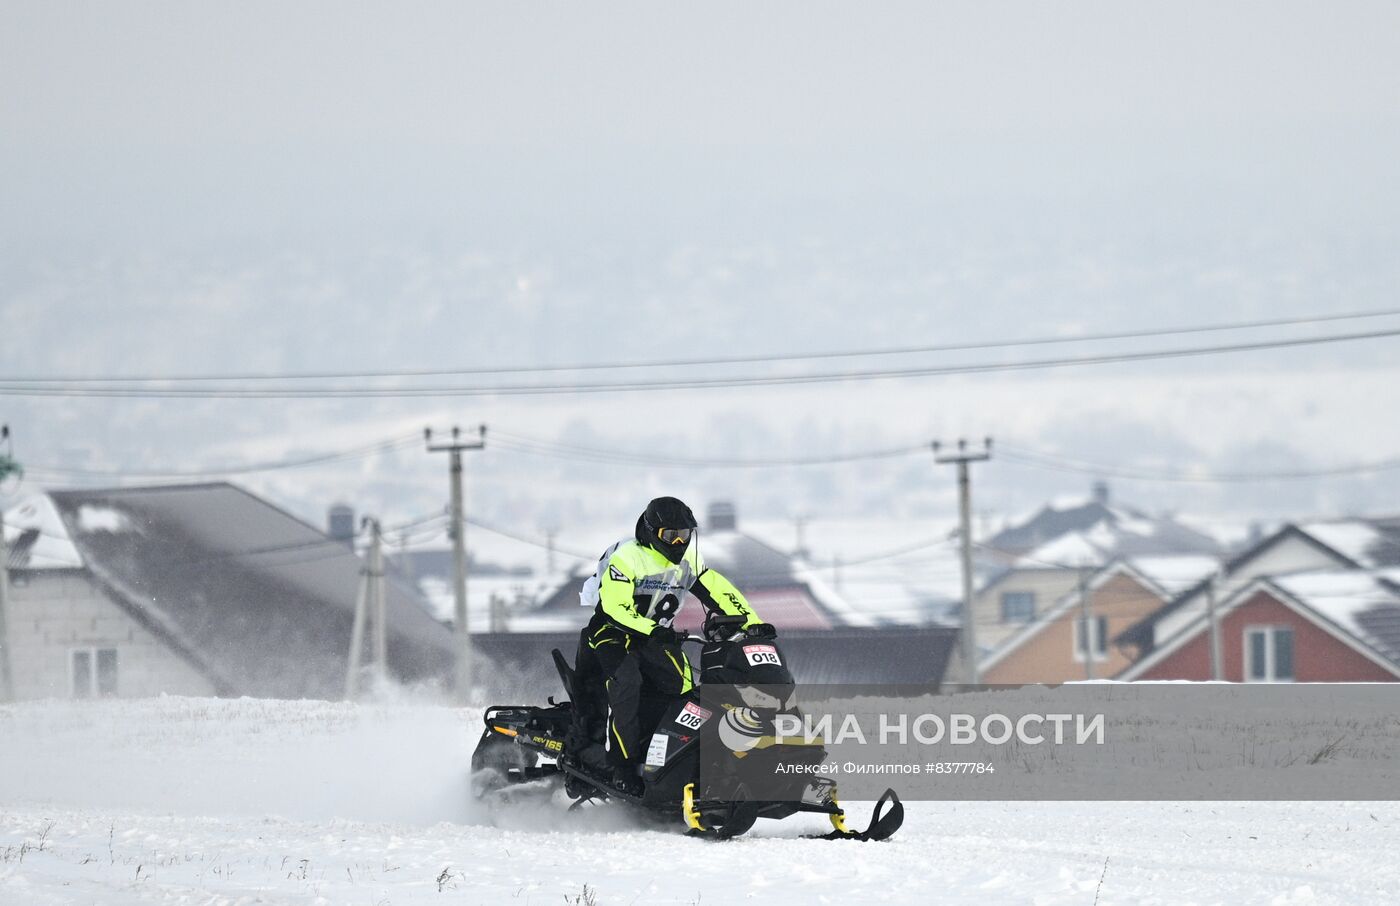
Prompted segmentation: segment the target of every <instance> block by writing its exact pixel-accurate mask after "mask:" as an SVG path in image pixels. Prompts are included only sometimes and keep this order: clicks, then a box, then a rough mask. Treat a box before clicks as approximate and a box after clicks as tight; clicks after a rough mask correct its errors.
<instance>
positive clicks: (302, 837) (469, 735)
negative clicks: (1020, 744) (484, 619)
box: [0, 698, 1400, 906]
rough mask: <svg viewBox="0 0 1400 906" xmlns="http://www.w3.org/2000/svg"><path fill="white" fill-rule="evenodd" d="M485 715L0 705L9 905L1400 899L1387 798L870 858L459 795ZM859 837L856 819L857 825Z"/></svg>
mask: <svg viewBox="0 0 1400 906" xmlns="http://www.w3.org/2000/svg"><path fill="white" fill-rule="evenodd" d="M478 720H479V719H478V716H477V715H476V714H475V713H471V712H467V711H462V710H456V709H449V708H443V707H435V706H425V705H415V704H407V703H395V704H377V705H359V706H357V705H346V704H332V703H324V702H268V701H255V700H241V701H216V700H206V699H180V698H162V699H158V700H151V701H139V702H118V703H94V704H84V703H68V702H49V703H37V704H25V705H16V706H8V707H3V708H0V904H4V906H10V904H15V906H22V904H26V906H27V904H35V906H42V904H52V903H64V904H67V903H82V904H90V903H91V904H166V903H169V904H176V903H178V904H210V906H213V904H274V903H276V904H280V903H289V904H290V903H295V904H340V903H345V904H357V906H396V904H408V903H435V904H449V903H505V904H540V906H542V904H552V906H559V904H561V903H565V904H574V903H578V904H586V903H595V902H596V903H597V904H601V906H614V904H617V906H627V904H671V903H675V904H720V903H725V902H729V901H733V900H752V901H755V902H770V903H834V904H837V903H839V904H853V903H864V902H889V903H902V902H908V903H915V902H917V903H977V904H979V906H991V904H1000V903H1030V904H1047V906H1048V904H1070V903H1073V904H1084V906H1090V904H1094V903H1098V904H1103V906H1107V904H1154V903H1163V904H1165V903H1172V904H1177V903H1180V904H1186V903H1197V904H1208V903H1220V904H1241V903H1262V904H1302V903H1339V904H1343V903H1344V904H1370V903H1392V902H1400V859H1397V858H1396V856H1395V854H1396V853H1397V852H1400V804H1396V803H1000V802H989V803H931V802H930V803H923V802H913V803H908V818H907V820H906V822H905V826H904V828H903V830H901V831H900V833H899V834H898V835H897V836H896V837H895V838H894V839H893V840H891V841H888V842H886V843H881V844H873V843H872V844H860V843H845V842H841V843H836V842H824V841H813V840H800V839H794V838H795V837H796V836H797V835H799V834H801V833H807V832H821V831H824V830H825V829H826V828H825V826H824V825H823V823H822V822H821V821H819V820H817V819H815V818H811V819H807V820H804V819H803V818H801V817H799V818H794V819H790V820H789V821H786V822H782V823H774V822H763V823H760V825H759V827H758V828H756V829H755V833H754V834H753V835H752V836H750V837H745V838H742V839H739V840H735V841H730V842H728V843H718V844H717V843H709V842H705V841H699V840H691V839H687V838H685V837H683V836H681V835H679V834H673V833H666V832H664V831H659V830H653V829H642V828H638V827H634V826H632V825H630V824H629V823H628V821H627V820H626V816H624V815H622V814H619V813H616V812H613V811H611V810H602V811H595V812H593V813H591V814H588V815H580V814H575V815H565V814H564V811H563V808H562V807H559V806H558V803H557V802H552V801H549V799H548V798H547V796H546V797H541V796H536V797H534V798H527V799H525V800H523V801H520V802H518V803H516V804H514V805H512V806H510V807H507V808H496V809H485V808H481V807H478V806H474V805H473V804H472V803H470V801H469V798H468V796H467V792H466V789H465V782H464V778H465V770H464V769H465V765H466V762H467V759H468V757H469V753H470V749H471V746H472V745H473V743H474V741H475V738H476V736H477V734H478V730H479V726H480V724H479V722H478ZM852 812H853V814H854V815H855V816H856V821H857V823H861V824H863V823H864V821H865V818H866V812H867V808H865V807H859V806H858V807H855V808H853V809H852Z"/></svg>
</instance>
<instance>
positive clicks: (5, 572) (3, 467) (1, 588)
mask: <svg viewBox="0 0 1400 906" xmlns="http://www.w3.org/2000/svg"><path fill="white" fill-rule="evenodd" d="M0 442H2V443H4V444H5V446H6V447H7V448H8V449H9V452H7V453H0V481H4V480H5V479H6V478H7V477H9V476H10V475H11V474H14V475H20V476H23V475H24V470H23V469H21V468H20V467H19V463H17V462H15V460H14V455H13V454H14V451H13V449H12V448H11V444H10V426H9V425H0ZM9 612H10V549H9V547H8V546H7V545H6V544H5V509H4V507H3V506H0V702H4V701H9V700H10V698H11V697H13V695H14V688H15V687H14V676H13V675H12V674H11V673H10V636H9V632H8V631H7V629H6V624H5V620H6V619H7V617H8V614H9Z"/></svg>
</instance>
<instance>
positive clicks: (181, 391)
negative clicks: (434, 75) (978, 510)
mask: <svg viewBox="0 0 1400 906" xmlns="http://www.w3.org/2000/svg"><path fill="white" fill-rule="evenodd" d="M1395 336H1400V328H1391V329H1387V330H1372V331H1358V332H1354V333H1344V334H1328V335H1324V336H1315V337H1297V338H1293V339H1287V340H1267V341H1256V342H1248V343H1226V344H1219V345H1214V346H1194V347H1177V348H1174V349H1158V350H1147V351H1138V352H1119V353H1112V352H1109V353H1100V354H1093V355H1084V356H1066V357H1061V358H1048V359H1030V360H1026V361H1022V362H986V363H973V364H964V365H931V366H916V367H909V368H890V369H867V370H863V371H835V372H812V373H808V374H796V375H767V376H765V375H750V376H744V377H721V378H677V379H672V380H665V379H658V380H648V381H644V382H639V381H625V382H598V383H576V384H495V385H472V384H467V385H459V386H446V385H440V386H428V387H369V386H361V387H311V388H307V387H281V388H261V389H259V388H246V387H245V388H238V387H221V388H212V387H211V388H179V387H168V388H124V387H77V386H72V385H66V386H53V387H50V386H33V385H25V384H14V383H11V384H3V385H0V396H18V397H91V398H134V399H375V398H385V399H406V398H415V397H477V396H534V395H560V394H576V393H651V392H658V391H664V390H706V389H734V388H739V387H771V386H795V385H801V384H822V383H836V382H841V381H868V380H889V379H896V378H912V377H938V376H949V375H967V374H991V373H1000V372H1015V371H1033V370H1044V369H1053V368H1066V367H1074V366H1088V365H1112V364H1121V363H1125V362H1145V361H1163V360H1168V359H1179V358H1194V357H1201V356H1210V355H1225V354H1231V353H1239V352H1256V351H1262V350H1268V349H1288V348H1298V347H1304V346H1318V345H1324V344H1330V343H1346V342H1354V341H1359V340H1375V339H1385V338H1389V337H1395Z"/></svg>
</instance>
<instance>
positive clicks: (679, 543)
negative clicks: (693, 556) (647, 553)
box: [637, 497, 696, 563]
mask: <svg viewBox="0 0 1400 906" xmlns="http://www.w3.org/2000/svg"><path fill="white" fill-rule="evenodd" d="M695 529H696V522H695V514H694V513H692V512H691V511H690V507H688V506H686V505H685V504H684V503H681V502H680V501H679V500H677V499H676V498H674V497H658V498H656V499H655V500H653V501H652V502H651V503H648V504H647V508H646V510H644V511H643V512H642V515H641V517H640V518H638V519H637V543H638V544H645V545H646V546H647V547H650V548H651V549H652V550H655V551H656V552H657V553H659V554H661V556H663V557H665V558H666V559H667V560H669V561H671V562H672V563H679V562H681V558H682V557H684V556H685V552H686V549H687V548H688V547H690V539H691V537H692V536H693V535H694V533H695Z"/></svg>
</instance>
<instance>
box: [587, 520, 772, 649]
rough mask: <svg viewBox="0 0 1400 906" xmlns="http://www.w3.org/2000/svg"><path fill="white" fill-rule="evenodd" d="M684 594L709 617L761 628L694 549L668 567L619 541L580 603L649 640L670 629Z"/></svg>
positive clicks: (735, 593) (600, 563) (633, 543)
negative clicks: (740, 619)
mask: <svg viewBox="0 0 1400 906" xmlns="http://www.w3.org/2000/svg"><path fill="white" fill-rule="evenodd" d="M687 591H688V592H690V593H691V594H693V595H695V597H696V598H698V599H699V600H700V603H701V604H703V605H705V607H706V608H708V609H710V610H712V611H716V610H717V611H719V612H720V613H723V614H728V615H729V616H743V617H745V618H746V619H745V620H744V625H745V626H752V625H754V624H755V623H761V622H762V620H760V619H759V618H758V614H756V613H754V611H753V608H752V607H750V606H749V602H748V601H747V600H745V599H744V596H743V594H741V593H740V591H739V589H737V588H735V587H734V583H733V582H730V581H729V580H728V579H726V578H725V577H724V576H722V575H720V574H719V573H718V572H715V571H714V570H713V569H709V568H708V567H706V566H705V562H704V560H703V559H701V557H700V552H699V547H698V545H696V544H691V545H690V546H689V548H688V549H687V550H686V552H685V556H684V557H682V558H681V562H680V563H672V562H670V561H669V560H667V559H666V558H665V557H663V556H661V554H659V553H657V552H656V551H654V550H652V549H651V548H650V547H648V546H646V545H644V544H639V543H638V542H637V541H636V540H635V539H632V538H628V539H626V540H624V541H619V542H617V543H616V544H614V545H613V546H612V547H610V548H608V550H607V551H606V552H605V553H604V554H603V557H602V559H601V560H599V561H598V571H597V572H596V573H594V574H593V575H592V576H590V577H589V579H588V581H587V582H585V583H584V585H583V589H582V591H580V592H579V602H580V603H581V604H584V605H592V606H594V607H597V608H599V609H601V611H602V612H603V614H604V615H605V616H606V617H608V619H610V620H612V621H613V622H614V623H617V624H618V625H620V626H624V627H626V628H627V629H630V630H632V631H633V632H639V633H642V634H643V635H650V634H651V631H652V630H653V629H655V628H656V627H657V626H670V625H671V623H672V621H673V620H674V619H675V617H676V613H677V612H679V611H680V609H681V607H682V605H683V604H684V603H685V593H686V592H687Z"/></svg>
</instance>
